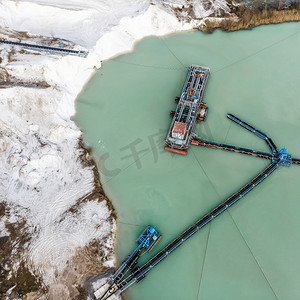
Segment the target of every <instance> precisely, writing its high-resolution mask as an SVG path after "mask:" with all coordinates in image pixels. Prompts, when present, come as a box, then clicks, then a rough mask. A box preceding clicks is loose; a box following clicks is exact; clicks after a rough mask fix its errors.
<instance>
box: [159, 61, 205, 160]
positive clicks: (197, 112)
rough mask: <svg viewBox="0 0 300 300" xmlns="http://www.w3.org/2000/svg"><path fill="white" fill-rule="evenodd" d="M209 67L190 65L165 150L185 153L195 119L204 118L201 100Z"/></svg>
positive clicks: (200, 119)
mask: <svg viewBox="0 0 300 300" xmlns="http://www.w3.org/2000/svg"><path fill="white" fill-rule="evenodd" d="M209 74H210V69H209V68H205V67H200V66H196V65H191V66H190V68H189V71H188V75H187V77H186V80H185V84H184V86H183V89H182V93H181V96H180V97H176V98H175V100H178V105H177V108H176V111H171V112H170V114H171V115H174V117H173V120H172V123H171V126H170V129H169V132H168V135H167V138H166V144H167V146H166V147H165V150H167V151H171V152H175V153H179V154H183V155H186V150H187V149H188V147H189V145H190V143H191V139H192V135H193V131H194V128H195V125H196V122H197V121H203V120H205V118H206V115H207V111H208V107H207V105H206V103H204V102H203V96H204V92H205V88H206V85H207V80H208V77H209Z"/></svg>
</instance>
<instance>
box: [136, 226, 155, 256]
mask: <svg viewBox="0 0 300 300" xmlns="http://www.w3.org/2000/svg"><path fill="white" fill-rule="evenodd" d="M155 227H156V226H154V227H151V226H149V225H148V226H147V228H146V229H145V230H144V232H143V233H142V234H141V235H140V237H139V238H138V239H137V242H138V243H139V245H141V246H142V247H143V248H145V249H146V251H147V252H150V251H151V250H152V249H153V247H154V246H155V245H156V244H157V242H158V241H159V240H160V238H161V235H160V234H159V233H158V232H157V231H156V230H155Z"/></svg>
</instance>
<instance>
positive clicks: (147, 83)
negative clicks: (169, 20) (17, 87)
mask: <svg viewBox="0 0 300 300" xmlns="http://www.w3.org/2000/svg"><path fill="white" fill-rule="evenodd" d="M299 48H300V24H299V23H289V24H282V25H274V26H264V27H259V28H256V29H254V30H252V31H240V32H234V33H223V32H218V31H217V32H215V33H213V34H212V35H204V34H202V33H200V32H189V33H181V34H175V35H171V36H168V37H165V38H155V37H150V38H147V39H144V40H143V41H141V42H140V43H138V44H137V45H136V48H135V51H134V52H133V53H131V54H128V55H124V56H120V57H117V58H115V59H113V60H110V61H108V62H105V63H104V65H103V67H102V68H101V70H99V71H97V72H96V74H95V76H94V77H93V78H92V80H91V81H90V82H89V84H88V85H87V86H86V88H85V90H84V91H83V92H82V93H81V95H80V96H79V98H78V100H77V115H76V116H75V120H76V122H77V123H78V125H79V126H80V127H81V128H82V129H83V131H84V140H85V142H86V144H87V145H88V146H90V147H92V149H93V151H94V152H93V153H94V157H95V159H96V161H97V162H98V166H99V171H100V175H101V181H102V184H103V186H104V189H105V192H106V193H107V195H108V196H109V197H110V199H111V200H112V202H113V204H114V206H115V208H116V210H117V214H118V223H119V224H118V225H119V226H118V236H117V255H118V258H119V260H122V259H124V258H125V257H126V255H127V254H129V253H130V252H131V251H132V250H133V249H134V247H135V239H136V238H137V236H138V235H139V234H140V233H141V231H142V230H143V229H144V227H145V226H146V225H148V224H151V225H157V226H158V227H157V229H158V230H159V231H160V232H161V233H162V235H163V239H162V240H161V241H160V243H159V244H158V246H157V247H156V248H155V249H154V250H153V252H152V253H151V255H152V254H154V253H156V252H158V251H159V249H161V248H162V247H163V246H165V245H166V244H167V243H168V242H170V241H171V240H172V239H173V238H175V237H176V236H177V235H178V234H179V233H181V232H182V231H183V230H184V229H185V228H186V227H188V226H189V225H191V224H192V223H193V222H194V221H196V220H197V219H198V218H200V217H201V216H203V215H204V214H205V213H207V212H208V211H209V210H211V209H212V208H213V207H215V206H216V205H217V204H218V203H220V202H221V201H223V200H225V198H226V197H228V196H229V195H231V194H232V193H234V192H235V191H237V189H239V188H240V187H241V186H242V185H244V184H245V183H246V182H248V181H249V180H250V179H252V178H253V177H254V176H255V175H256V174H258V173H259V172H260V171H261V170H262V169H263V168H265V166H266V165H267V164H268V163H269V162H268V161H265V160H262V159H259V158H255V157H248V156H243V155H239V154H235V153H227V152H223V151H220V150H213V149H207V148H201V147H195V146H193V147H191V148H190V150H189V152H188V155H187V156H186V157H184V156H180V155H176V154H172V153H168V152H164V151H163V147H164V139H165V135H166V131H167V130H168V128H169V125H170V121H171V118H170V117H169V111H170V110H174V109H175V107H176V104H175V102H174V100H173V99H174V97H175V96H179V95H180V91H181V88H182V85H183V83H184V79H185V76H186V69H185V66H188V65H189V64H191V63H193V64H198V65H202V66H208V67H210V68H211V77H210V79H209V82H208V86H207V89H206V93H205V97H204V99H205V102H207V104H208V106H209V113H208V117H207V120H206V121H205V122H204V123H203V122H202V123H200V124H198V125H197V128H196V132H197V133H198V135H200V136H202V137H205V138H209V139H215V140H217V141H226V142H228V143H232V144H238V145H243V146H248V147H252V148H257V149H261V150H266V151H268V148H267V146H266V144H265V143H264V142H263V141H262V140H260V139H259V138H258V137H256V136H254V135H253V134H251V133H249V132H247V131H246V130H244V129H242V128H241V127H239V126H238V125H236V124H234V123H232V122H231V121H230V120H228V119H227V118H226V114H227V113H233V114H235V115H237V116H238V117H240V118H241V119H243V120H245V121H247V122H249V123H250V124H253V125H254V126H255V127H257V128H258V129H261V130H262V131H264V132H266V133H268V134H269V135H270V136H271V137H272V138H273V140H274V142H275V143H276V144H277V145H278V147H280V148H281V147H283V146H284V145H285V146H286V147H287V148H288V151H290V152H291V153H293V154H294V155H295V156H299V157H300V138H299V131H300V101H299V100H300V99H299V93H300V85H299V83H300V80H299V66H300V58H299ZM133 151H136V156H134V155H133ZM299 177H300V167H298V166H292V167H290V168H287V167H281V168H280V169H279V170H278V171H276V172H275V173H274V174H273V175H272V176H271V177H270V178H268V179H267V180H266V181H265V182H264V183H263V184H262V185H260V186H259V187H257V188H256V189H255V190H253V191H252V192H251V193H250V194H249V195H247V196H246V197H245V198H244V199H243V200H241V202H240V203H238V204H237V205H235V206H233V207H231V208H230V209H229V212H225V213H224V214H222V215H221V216H220V217H218V218H217V219H216V220H214V221H213V222H212V223H211V224H210V225H208V226H207V227H205V228H203V229H202V230H201V231H199V232H198V233H197V234H196V235H195V236H194V237H192V238H191V239H190V240H189V241H187V242H186V243H185V244H184V245H183V246H181V247H180V248H178V250H176V251H175V252H174V253H173V254H172V255H170V256H169V257H168V258H167V259H166V260H165V261H164V262H162V263H161V264H160V265H159V266H158V267H157V268H155V269H153V270H152V271H151V272H150V273H149V274H148V275H147V277H146V279H145V280H143V281H142V282H140V283H139V284H135V285H134V286H132V287H131V288H130V289H129V290H128V291H127V292H126V295H127V298H128V299H130V300H141V299H143V300H153V299H157V300H171V299H172V300H184V299H188V300H194V299H195V300H196V299H201V300H219V299H220V300H227V299H228V300H244V299H249V300H253V299H256V300H268V299H284V300H289V299H291V300H296V299H300V286H299V282H300V272H299V270H300V258H299V253H300V233H299V228H300V197H299V195H300V193H299V186H298V184H299ZM148 257H149V256H148V254H146V255H144V256H143V257H142V260H146V259H147V258H148Z"/></svg>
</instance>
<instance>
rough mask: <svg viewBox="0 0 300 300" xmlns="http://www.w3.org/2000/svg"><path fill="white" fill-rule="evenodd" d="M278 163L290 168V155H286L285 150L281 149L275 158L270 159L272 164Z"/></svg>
mask: <svg viewBox="0 0 300 300" xmlns="http://www.w3.org/2000/svg"><path fill="white" fill-rule="evenodd" d="M277 161H280V162H281V163H282V165H283V166H287V167H289V166H291V165H292V162H293V161H292V155H291V154H290V153H287V149H286V148H285V147H283V148H282V149H281V150H280V151H279V152H278V155H277V156H273V157H272V162H277Z"/></svg>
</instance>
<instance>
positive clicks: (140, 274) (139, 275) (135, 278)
mask: <svg viewBox="0 0 300 300" xmlns="http://www.w3.org/2000/svg"><path fill="white" fill-rule="evenodd" d="M280 165H281V161H279V162H278V163H271V164H270V165H269V166H268V167H267V168H266V169H265V170H263V171H262V172H261V173H260V174H259V175H257V176H256V177H255V178H254V179H252V180H251V181H250V182H249V183H247V184H246V185H245V186H243V187H242V188H241V189H240V190H239V191H238V192H236V193H235V194H233V195H232V196H230V197H229V198H227V199H226V200H225V201H224V202H223V203H222V204H220V205H218V206H217V207H216V208H214V209H213V210H212V211H211V212H210V213H208V214H207V215H205V216H204V217H202V218H201V219H200V220H198V221H197V222H196V223H194V224H193V225H192V226H190V227H189V228H188V229H187V230H185V231H184V232H183V233H182V234H180V235H179V236H178V237H177V238H176V239H174V240H173V241H172V242H171V243H170V244H169V245H167V246H166V247H165V248H164V249H163V250H161V251H160V252H159V253H158V254H156V255H155V256H154V257H153V258H152V259H150V260H149V261H148V262H147V263H146V264H144V265H143V266H142V267H140V268H138V269H137V270H136V271H135V272H134V273H133V274H131V275H130V276H128V277H127V278H125V279H124V280H123V281H121V282H120V283H118V284H117V286H118V288H117V289H116V290H114V291H113V292H112V293H110V294H109V295H107V296H106V297H105V298H103V300H105V299H108V298H109V297H110V296H112V295H114V294H121V293H122V292H123V291H125V290H126V289H127V288H129V287H130V286H131V285H132V284H134V283H135V282H139V281H141V280H142V279H143V278H145V275H146V274H147V273H148V272H149V271H150V270H151V269H153V268H154V267H155V266H157V265H158V264H159V263H160V262H161V261H162V260H163V259H165V258H166V257H167V256H168V255H169V254H171V253H172V252H173V251H174V250H175V249H177V248H178V247H179V246H180V245H182V244H183V243H184V242H185V241H186V240H187V239H189V238H190V237H191V236H192V235H194V234H195V233H196V232H197V231H198V230H199V229H201V228H202V227H204V226H205V225H207V224H208V223H209V222H211V221H212V220H213V219H214V218H216V217H217V216H219V215H220V214H221V213H222V212H224V211H225V210H226V209H227V208H228V207H230V206H231V205H233V204H234V203H236V202H237V201H238V200H240V199H241V198H242V197H244V196H245V195H247V194H248V193H249V192H250V191H251V190H252V189H254V188H255V187H256V186H257V185H258V184H260V183H261V182H262V181H263V180H264V179H266V178H267V177H268V176H269V175H271V174H272V173H273V172H274V171H275V170H276V169H277V168H278V167H279V166H280Z"/></svg>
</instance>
